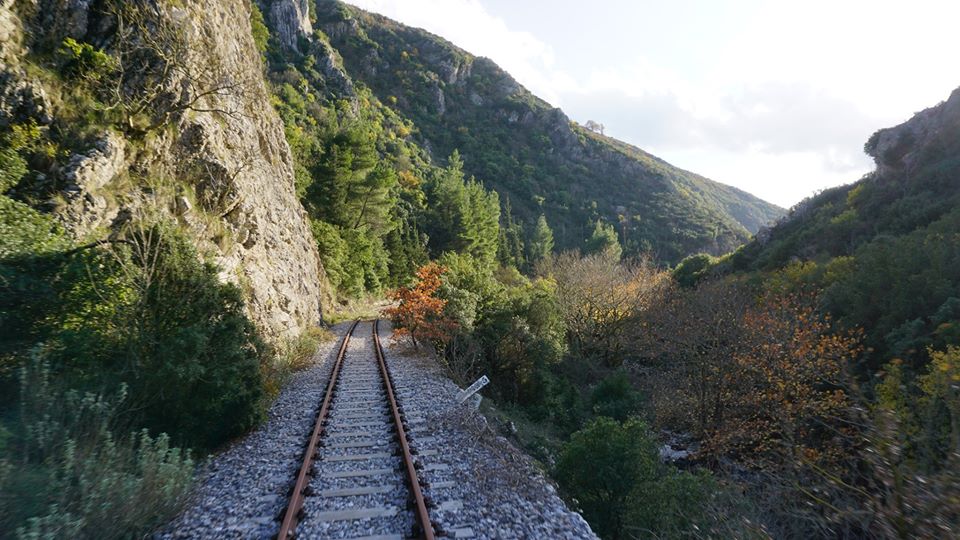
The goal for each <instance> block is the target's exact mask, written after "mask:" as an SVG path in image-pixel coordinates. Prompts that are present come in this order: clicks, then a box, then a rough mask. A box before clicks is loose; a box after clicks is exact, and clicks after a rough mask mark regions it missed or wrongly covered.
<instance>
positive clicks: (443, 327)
mask: <svg viewBox="0 0 960 540" xmlns="http://www.w3.org/2000/svg"><path fill="white" fill-rule="evenodd" d="M445 271H446V268H444V267H443V266H440V265H439V264H437V263H434V262H431V263H429V264H426V265H424V266H422V267H420V269H419V270H417V274H416V275H417V282H416V283H415V284H414V285H413V286H412V287H401V288H399V289H397V290H396V291H394V292H393V293H392V294H391V297H392V298H393V299H394V300H396V301H397V302H398V305H397V307H393V308H389V309H387V310H386V315H387V316H388V317H390V318H391V320H393V323H394V326H395V327H396V330H395V331H394V335H395V336H396V337H397V338H402V337H403V336H409V337H410V341H411V342H413V345H414V346H415V347H419V346H420V343H421V342H424V341H426V342H429V343H432V344H433V345H434V346H442V345H443V344H444V343H447V342H448V341H449V340H450V338H451V337H452V335H453V332H454V331H455V330H456V329H457V324H456V322H455V321H453V320H452V319H451V318H450V317H448V316H446V315H445V314H444V312H443V308H444V306H446V304H447V301H446V300H444V299H442V298H440V297H438V296H437V292H438V291H439V290H440V287H441V285H442V284H443V281H442V280H441V277H442V276H443V273H444V272H445Z"/></svg>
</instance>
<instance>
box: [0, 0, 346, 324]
mask: <svg viewBox="0 0 960 540" xmlns="http://www.w3.org/2000/svg"><path fill="white" fill-rule="evenodd" d="M0 4H2V5H0V37H2V38H3V39H0V53H2V54H0V58H2V59H3V65H2V66H0V68H2V73H0V126H2V127H3V128H5V129H7V130H10V129H12V130H17V129H20V130H25V131H28V132H34V133H36V137H37V139H38V140H39V141H41V143H42V144H44V145H47V147H48V148H53V149H54V150H53V151H51V152H50V154H51V155H52V158H51V159H48V160H42V159H39V158H38V155H39V154H40V153H39V152H37V151H33V150H30V149H29V148H27V149H24V150H23V152H24V153H25V155H29V156H32V157H30V161H31V163H30V169H31V170H30V172H29V173H28V174H27V176H26V177H25V179H24V180H23V181H21V182H20V184H19V185H18V186H16V188H15V189H14V190H13V192H12V193H13V195H15V196H16V197H17V198H19V199H21V200H23V201H26V202H28V203H30V204H32V205H34V206H36V207H38V208H43V209H45V210H47V211H50V212H52V213H53V214H54V215H56V216H57V218H58V219H59V221H60V222H61V223H62V224H63V226H64V228H65V229H66V231H67V232H68V234H69V235H70V236H72V237H73V238H75V239H76V240H77V241H80V242H93V241H97V240H102V239H104V238H107V237H110V236H111V235H114V234H115V233H116V232H117V231H118V230H119V229H120V228H122V227H123V226H124V225H125V224H126V223H128V222H130V219H131V216H142V215H145V214H151V213H159V214H161V215H165V216H168V217H169V218H171V219H174V220H176V222H178V224H179V226H181V227H182V228H183V229H184V230H185V231H188V234H189V235H190V236H191V237H192V239H193V241H194V242H195V243H196V244H197V245H198V246H199V247H200V248H201V249H202V251H204V252H205V253H207V254H209V255H210V256H212V257H213V259H214V260H215V262H216V263H217V264H218V266H219V267H220V269H221V278H222V279H223V280H225V281H230V282H234V283H236V284H238V285H240V286H241V288H242V289H243V291H244V293H245V296H246V300H247V306H248V311H249V314H250V315H251V318H252V319H253V320H254V321H255V322H256V323H257V325H258V326H259V327H260V329H261V330H263V331H264V333H265V334H266V335H269V336H290V335H295V334H297V333H299V332H300V331H302V330H304V329H305V328H308V327H310V326H312V325H313V324H315V323H316V322H317V321H318V320H319V317H320V310H321V304H322V303H324V302H329V297H330V293H329V291H327V290H326V285H325V277H324V272H323V268H322V267H321V264H320V259H319V256H318V253H317V248H316V244H315V242H314V241H313V239H312V237H311V233H310V228H309V224H308V223H307V220H306V215H305V212H304V210H303V208H302V207H301V206H300V204H299V202H298V200H297V197H296V193H295V190H294V174H293V162H292V158H291V154H290V149H289V146H288V145H287V141H286V139H285V137H284V132H283V126H282V123H281V122H280V120H279V118H278V117H277V114H276V113H275V112H274V110H273V109H272V108H270V107H265V106H264V103H267V102H269V99H270V97H269V92H268V91H267V87H266V85H265V84H264V80H263V76H262V72H263V66H262V63H261V60H260V55H259V54H258V53H257V51H256V49H255V46H254V41H253V38H252V37H251V33H250V24H249V17H250V6H249V4H248V2H246V1H244V0H223V1H219V2H213V3H210V2H195V1H188V2H177V3H163V2H158V3H153V2H135V3H129V4H127V5H126V6H125V7H124V8H123V9H127V10H128V11H126V12H123V13H124V16H126V17H128V18H129V22H128V25H129V27H130V28H131V29H132V31H131V33H130V34H129V36H128V37H127V38H124V37H123V35H122V34H121V33H120V31H119V30H118V29H117V28H116V27H115V26H113V23H112V22H111V20H113V19H111V17H108V16H107V15H106V12H107V11H108V10H109V9H111V6H113V5H115V4H116V3H111V2H107V3H104V4H103V5H100V4H101V3H92V2H61V1H56V0H44V1H41V2H38V3H37V2H35V3H34V4H35V5H29V6H27V5H24V6H20V7H19V8H15V7H14V6H12V5H11V3H10V2H2V3H0ZM25 4H26V3H25ZM174 4H175V5H174ZM278 4H286V3H284V2H280V3H278ZM291 4H292V3H291ZM119 5H121V6H122V5H123V4H119ZM287 7H289V8H291V9H292V7H295V6H287ZM278 11H282V6H278ZM144 14H147V15H144ZM281 15H282V13H281ZM138 17H150V19H149V22H148V23H144V25H143V28H137V27H136V26H135V24H136V23H137V22H138V21H139V19H138ZM145 29H149V30H145ZM144 31H149V32H153V33H154V34H155V35H154V36H152V38H153V39H154V41H152V42H151V41H150V40H143V37H144V35H143V34H142V32H144ZM68 39H69V40H75V43H77V44H78V45H77V46H76V47H77V49H76V51H75V52H74V54H76V55H77V59H74V60H70V59H69V50H68V47H67V46H66V45H63V44H64V43H67V42H66V41H65V40H68ZM125 39H127V40H128V42H127V43H126V44H125V42H124V40H125ZM161 40H163V41H161ZM84 43H90V44H93V47H92V48H87V49H83V48H82V47H81V45H82V44H84ZM152 43H154V44H156V45H155V46H156V47H163V48H165V52H169V51H173V52H174V53H176V54H175V55H174V54H171V55H170V56H171V57H174V56H175V58H173V59H172V60H169V61H166V62H167V63H166V64H164V66H165V70H166V71H165V74H164V76H163V77H162V78H161V77H159V76H158V77H157V79H156V80H151V79H150V78H149V77H151V76H153V73H152V68H154V67H155V66H149V67H147V66H140V67H139V68H138V69H140V71H139V72H138V73H141V74H142V75H139V76H137V75H134V74H133V73H134V72H133V70H130V71H122V66H120V67H119V68H118V67H117V64H114V63H112V62H114V61H113V60H110V61H109V62H110V63H108V61H103V65H101V66H100V67H101V69H104V70H106V69H108V68H109V69H112V70H113V71H112V72H111V75H113V72H114V71H120V72H121V73H120V75H118V76H120V77H124V79H123V80H124V84H125V85H126V86H125V87H123V88H121V92H123V98H122V99H120V100H118V103H115V104H110V103H109V102H107V101H105V100H108V99H109V97H110V96H105V95H101V94H97V92H99V91H101V90H102V86H103V83H102V82H101V83H100V84H99V85H98V84H96V82H97V80H100V81H105V80H107V79H106V76H103V75H100V74H98V73H96V72H95V70H94V67H95V63H94V60H96V59H97V58H101V59H102V58H106V57H104V56H103V55H102V53H97V52H96V50H97V48H99V47H103V48H104V50H105V51H106V52H107V53H108V54H112V55H114V57H115V58H121V59H122V58H124V56H123V55H124V54H128V55H130V58H137V57H136V56H135V55H136V54H141V55H144V54H147V53H149V52H150V51H149V50H148V49H149V47H150V46H151V44H152ZM125 47H126V49H125ZM124 51H126V52H124ZM98 54H99V55H100V56H98ZM81 55H87V56H81ZM65 58H67V59H66V60H65ZM95 77H100V79H95ZM135 77H140V78H135ZM91 82H93V83H94V84H90V83H91ZM151 83H152V84H156V90H155V89H153V88H147V85H148V84H151ZM88 86H90V87H92V88H91V89H90V90H89V91H88V90H87V89H86V88H87V87H88ZM98 86H99V88H98ZM132 88H134V89H136V90H131V89H132ZM148 92H154V93H155V95H154V94H150V93H148ZM145 96H147V97H145ZM148 97H149V98H150V99H151V101H149V102H147V101H146V100H147V99H148ZM136 100H140V101H142V102H143V103H146V104H147V105H148V106H144V107H143V110H144V111H146V112H145V113H141V114H138V115H134V114H130V115H128V117H127V118H126V119H124V121H122V122H120V121H117V118H116V115H115V114H114V111H119V110H124V109H133V106H132V105H131V103H134V104H137V103H138V102H137V101H136ZM111 114H114V116H111ZM145 126H146V127H145Z"/></svg>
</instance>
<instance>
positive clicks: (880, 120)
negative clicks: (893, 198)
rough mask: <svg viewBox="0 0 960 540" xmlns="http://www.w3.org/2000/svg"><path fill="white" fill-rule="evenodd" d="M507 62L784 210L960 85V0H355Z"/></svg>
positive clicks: (593, 113)
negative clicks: (869, 143)
mask: <svg viewBox="0 0 960 540" xmlns="http://www.w3.org/2000/svg"><path fill="white" fill-rule="evenodd" d="M348 2H349V3H351V4H353V5H356V6H358V7H360V8H363V9H366V10H369V11H373V12H376V13H380V14H382V15H385V16H387V17H390V18H392V19H395V20H398V21H400V22H403V23H405V24H408V25H411V26H416V27H420V28H424V29H426V30H428V31H430V32H433V33H435V34H437V35H439V36H441V37H444V38H446V39H448V40H449V41H451V42H453V43H454V44H456V45H458V46H459V47H461V48H463V49H465V50H467V51H468V52H470V53H473V54H475V55H478V56H486V57H488V58H490V59H492V60H493V61H494V62H496V63H497V64H499V65H500V66H501V67H502V68H504V69H505V70H507V71H508V72H509V73H510V74H511V75H513V77H514V78H516V79H517V80H518V81H519V82H520V83H521V84H523V85H524V86H525V87H527V88H528V89H529V90H530V91H532V92H533V93H534V94H536V95H538V96H539V97H541V98H543V99H545V100H546V101H548V102H549V103H551V104H552V105H554V106H557V107H560V108H562V109H563V110H564V112H566V113H567V115H568V116H570V118H571V119H573V120H576V121H578V122H580V123H585V122H586V121H587V120H593V121H595V122H599V123H601V124H603V125H604V126H605V128H606V134H607V135H610V136H613V137H617V138H619V139H621V140H624V141H627V142H629V143H632V144H635V145H637V146H639V147H640V148H643V149H644V150H646V151H648V152H651V153H653V154H655V155H657V156H659V157H661V158H663V159H666V160H667V161H669V162H671V163H673V164H674V165H676V166H678V167H681V168H684V169H687V170H690V171H693V172H696V173H698V174H701V175H703V176H706V177H708V178H712V179H714V180H717V181H720V182H723V183H726V184H730V185H733V186H736V187H739V188H741V189H744V190H746V191H748V192H750V193H753V194H754V195H757V196H759V197H761V198H763V199H766V200H768V201H770V202H773V203H775V204H779V205H781V206H784V207H789V206H792V205H793V204H795V203H797V202H799V201H800V200H801V199H803V198H804V197H808V196H810V195H812V194H814V193H815V192H817V191H819V190H821V189H824V188H827V187H831V186H836V185H840V184H845V183H850V182H854V181H856V180H858V179H859V178H860V177H862V176H863V175H864V174H866V173H867V172H869V171H870V170H872V168H873V164H872V160H871V159H870V158H869V157H868V156H866V155H865V154H864V153H863V144H864V143H865V142H866V140H867V138H868V137H869V136H870V135H871V134H872V133H873V132H874V131H876V130H878V129H880V128H884V127H890V126H894V125H896V124H899V123H901V122H903V121H905V120H907V119H909V118H910V116H912V115H913V114H914V113H915V112H918V111H920V110H923V109H925V108H927V107H931V106H934V105H936V104H937V103H939V102H941V101H943V100H945V99H946V98H947V97H948V96H949V95H950V92H951V91H952V90H953V89H954V88H956V87H957V86H960V70H955V69H952V67H953V66H955V65H956V53H957V51H960V32H958V31H957V30H956V21H957V20H960V1H957V0H911V1H909V2H908V1H905V0H896V1H888V0H806V1H804V2H795V1H789V0H724V1H722V2H721V1H717V0H669V1H667V0H593V1H592V2H583V1H582V0H348Z"/></svg>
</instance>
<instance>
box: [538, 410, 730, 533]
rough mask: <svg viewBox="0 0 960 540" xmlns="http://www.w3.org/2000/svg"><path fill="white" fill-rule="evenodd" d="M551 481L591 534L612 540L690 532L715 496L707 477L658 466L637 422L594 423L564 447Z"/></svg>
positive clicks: (645, 433) (652, 443)
mask: <svg viewBox="0 0 960 540" xmlns="http://www.w3.org/2000/svg"><path fill="white" fill-rule="evenodd" d="M555 476H556V478H557V480H558V482H559V483H560V486H561V487H562V488H563V490H564V492H565V493H566V494H567V495H569V496H570V497H572V498H573V499H575V500H576V501H577V502H578V503H579V505H580V507H581V508H582V510H583V515H584V517H585V518H586V519H587V521H589V522H590V525H591V526H592V527H593V528H594V530H595V531H597V533H598V534H599V535H600V536H601V537H603V538H613V539H617V538H633V537H637V536H641V537H650V538H664V537H677V536H680V535H681V534H680V533H683V532H691V531H692V527H693V526H694V525H695V524H696V523H697V519H700V518H701V516H703V514H704V508H705V506H704V505H705V503H706V502H707V498H708V497H709V496H710V493H712V491H713V490H714V485H713V483H712V481H711V480H710V477H709V476H708V475H705V474H701V475H692V474H689V473H682V472H679V471H677V470H676V469H675V468H673V467H670V466H667V465H664V464H663V463H661V462H660V459H659V454H658V451H657V443H656V440H655V438H654V436H653V434H652V433H651V432H650V429H649V428H648V427H647V425H646V424H645V423H644V422H642V421H641V420H639V419H630V420H627V421H626V422H624V423H622V424H621V423H619V422H617V421H615V420H613V419H611V418H605V417H600V418H597V419H595V420H593V421H592V422H591V423H589V424H588V425H587V426H586V427H585V428H583V429H582V430H580V431H578V432H576V433H574V434H573V435H572V436H571V437H570V441H569V442H567V443H566V444H565V445H564V447H563V450H562V452H561V454H560V458H559V459H558V460H557V465H556V469H555Z"/></svg>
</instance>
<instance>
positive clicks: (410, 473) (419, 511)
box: [373, 319, 435, 540]
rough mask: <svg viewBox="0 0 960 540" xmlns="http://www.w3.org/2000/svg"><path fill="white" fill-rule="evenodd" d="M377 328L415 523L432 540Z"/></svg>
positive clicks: (379, 358)
mask: <svg viewBox="0 0 960 540" xmlns="http://www.w3.org/2000/svg"><path fill="white" fill-rule="evenodd" d="M379 327H380V319H376V320H375V321H373V343H374V350H375V351H376V354H377V363H378V364H379V365H380V374H381V375H382V376H383V382H384V386H386V392H387V399H388V400H389V401H390V412H391V413H392V416H393V422H394V424H395V425H396V427H397V441H399V443H400V450H401V457H402V458H403V465H404V468H405V469H406V473H407V481H408V482H409V483H410V493H411V494H412V495H413V501H414V504H415V505H416V519H417V523H418V524H419V525H420V531H421V538H423V539H424V540H434V538H435V536H434V532H433V523H431V521H430V514H429V512H427V503H426V501H425V500H424V499H423V491H422V490H421V489H420V477H419V476H418V475H417V468H416V466H415V464H414V461H413V455H412V454H411V453H410V443H408V442H407V433H406V430H405V429H404V427H403V415H401V414H400V408H399V407H398V406H397V400H396V397H395V396H394V395H393V381H392V380H391V379H390V372H389V371H388V370H387V363H386V361H385V360H384V356H383V346H381V345H380V334H379Z"/></svg>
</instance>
